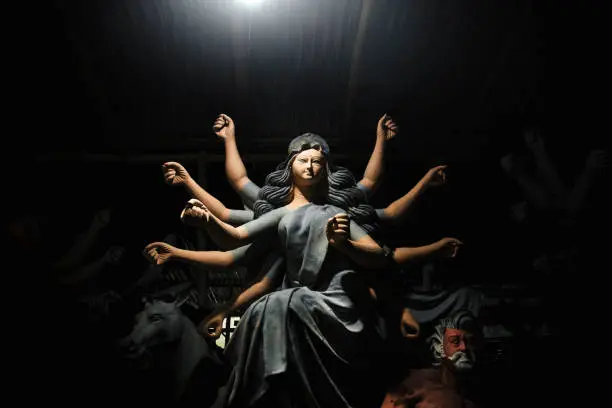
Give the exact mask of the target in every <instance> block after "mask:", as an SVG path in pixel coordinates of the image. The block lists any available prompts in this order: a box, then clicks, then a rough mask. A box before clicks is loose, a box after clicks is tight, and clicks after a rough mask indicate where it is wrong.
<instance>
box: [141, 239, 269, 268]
mask: <svg viewBox="0 0 612 408" xmlns="http://www.w3.org/2000/svg"><path fill="white" fill-rule="evenodd" d="M264 248H267V243H266V242H262V243H255V244H251V245H244V246H241V247H239V248H236V249H234V250H231V251H191V250H187V249H181V248H177V247H175V246H172V245H170V244H167V243H165V242H153V243H151V244H149V245H147V246H146V247H145V249H144V254H145V256H146V257H147V258H148V259H149V260H150V261H151V262H152V263H153V264H154V265H162V264H165V263H166V262H168V261H170V260H174V261H180V262H187V263H190V262H195V263H198V264H200V265H203V266H205V267H208V268H221V269H222V268H228V267H230V266H232V265H236V264H244V263H248V262H249V261H250V260H251V259H253V257H255V256H258V255H259V254H260V252H261V251H262V249H264Z"/></svg>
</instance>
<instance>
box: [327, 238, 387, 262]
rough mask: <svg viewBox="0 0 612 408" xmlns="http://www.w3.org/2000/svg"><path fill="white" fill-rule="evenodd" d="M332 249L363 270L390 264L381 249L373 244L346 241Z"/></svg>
mask: <svg viewBox="0 0 612 408" xmlns="http://www.w3.org/2000/svg"><path fill="white" fill-rule="evenodd" d="M334 247H335V248H336V249H337V250H338V251H340V252H342V253H343V254H344V255H346V256H347V257H349V258H350V259H351V260H352V261H353V262H355V263H356V264H358V265H360V266H363V267H365V268H383V267H385V266H389V264H390V262H389V259H387V258H386V257H385V253H384V251H383V249H382V248H381V247H380V246H378V245H377V244H375V243H372V244H371V243H361V242H358V241H352V240H346V241H344V242H343V243H340V244H337V245H334Z"/></svg>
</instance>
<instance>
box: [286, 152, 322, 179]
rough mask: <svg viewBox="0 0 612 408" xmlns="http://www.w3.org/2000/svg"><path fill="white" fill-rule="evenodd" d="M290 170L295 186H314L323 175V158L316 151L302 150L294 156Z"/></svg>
mask: <svg viewBox="0 0 612 408" xmlns="http://www.w3.org/2000/svg"><path fill="white" fill-rule="evenodd" d="M291 170H292V174H293V182H294V183H295V184H297V185H300V186H310V185H313V184H316V183H318V182H319V180H320V179H321V177H322V175H323V174H324V173H325V156H323V153H321V152H320V151H319V150H316V149H308V150H304V151H303V152H300V153H298V155H297V156H295V159H294V160H293V164H292V167H291Z"/></svg>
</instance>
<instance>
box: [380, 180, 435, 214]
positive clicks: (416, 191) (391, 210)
mask: <svg viewBox="0 0 612 408" xmlns="http://www.w3.org/2000/svg"><path fill="white" fill-rule="evenodd" d="M426 190H427V184H426V183H425V181H424V180H423V179H421V180H420V181H419V182H418V183H417V184H416V185H415V186H414V187H413V188H412V189H411V190H410V191H409V192H408V193H406V194H405V195H404V196H403V197H400V198H399V199H397V200H395V201H394V202H392V203H391V204H389V206H387V207H386V208H385V209H384V210H383V213H384V215H385V219H387V220H389V221H391V222H399V221H401V220H402V219H403V218H404V217H405V216H406V214H407V213H408V211H409V210H410V208H411V207H412V206H413V204H414V203H415V202H416V200H417V199H418V198H419V197H420V196H421V195H422V194H423V193H424V192H425V191H426Z"/></svg>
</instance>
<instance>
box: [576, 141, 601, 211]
mask: <svg viewBox="0 0 612 408" xmlns="http://www.w3.org/2000/svg"><path fill="white" fill-rule="evenodd" d="M608 161H609V159H608V153H607V152H606V151H605V150H592V151H591V152H590V153H589V157H588V158H587V160H586V165H585V167H584V170H583V171H582V173H581V174H580V176H579V177H578V179H577V180H576V183H575V184H574V187H573V188H572V189H571V190H570V192H569V194H568V197H567V200H566V203H565V205H566V211H567V212H568V213H569V214H576V213H578V212H579V211H580V210H581V209H582V208H583V207H584V204H585V202H586V197H587V195H588V192H589V190H590V189H591V187H592V186H593V184H594V182H595V179H596V178H597V175H599V174H600V173H601V172H602V171H603V170H604V169H605V168H606V167H608V166H609V164H608Z"/></svg>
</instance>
